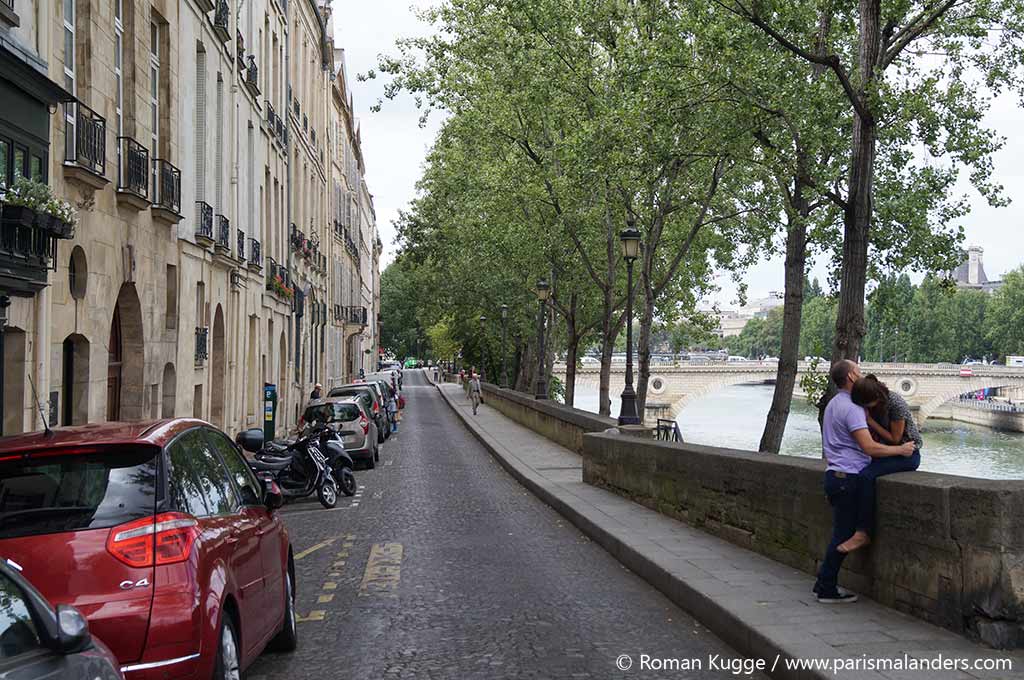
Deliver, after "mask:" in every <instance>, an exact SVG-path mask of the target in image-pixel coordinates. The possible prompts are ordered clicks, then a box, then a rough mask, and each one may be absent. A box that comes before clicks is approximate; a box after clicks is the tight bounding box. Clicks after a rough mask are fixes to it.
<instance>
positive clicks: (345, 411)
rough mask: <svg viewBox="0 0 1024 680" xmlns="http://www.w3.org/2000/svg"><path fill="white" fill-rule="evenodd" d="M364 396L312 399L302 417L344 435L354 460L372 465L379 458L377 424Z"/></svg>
mask: <svg viewBox="0 0 1024 680" xmlns="http://www.w3.org/2000/svg"><path fill="white" fill-rule="evenodd" d="M365 403H366V399H365V398H363V397H362V395H358V394H354V395H344V396H338V397H327V398H326V399H316V400H315V401H311V402H309V404H308V405H307V406H306V412H305V413H304V414H303V416H302V418H303V420H305V421H306V422H310V423H311V422H314V421H319V422H322V423H326V424H327V426H328V427H330V428H331V429H332V430H336V431H337V432H338V434H339V435H341V441H342V444H343V445H344V446H345V451H346V452H347V453H348V455H350V456H352V460H353V461H362V462H364V463H366V466H367V467H369V468H371V469H372V468H373V467H375V466H376V465H377V461H378V460H380V444H379V443H378V442H379V438H378V436H377V423H376V421H374V419H373V417H372V416H371V415H370V414H368V413H367V412H366V408H365V407H364V404H365Z"/></svg>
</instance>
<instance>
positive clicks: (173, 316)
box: [164, 264, 178, 328]
mask: <svg viewBox="0 0 1024 680" xmlns="http://www.w3.org/2000/svg"><path fill="white" fill-rule="evenodd" d="M165 313H166V319H165V323H164V327H165V328H177V327H178V268H177V267H176V266H175V265H173V264H169V265H167V310H166V312H165Z"/></svg>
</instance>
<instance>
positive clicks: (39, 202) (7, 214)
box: [0, 177, 53, 227]
mask: <svg viewBox="0 0 1024 680" xmlns="http://www.w3.org/2000/svg"><path fill="white" fill-rule="evenodd" d="M52 198H53V194H52V193H50V187H48V186H46V185H45V184H43V183H42V182H35V181H33V180H31V179H29V178H27V177H18V178H17V179H15V180H14V183H12V184H11V186H10V187H0V202H2V203H3V213H2V214H3V221H4V222H6V223H8V224H16V225H18V226H21V227H31V226H32V225H34V224H36V222H37V221H38V219H39V213H40V212H41V210H42V207H43V206H44V205H45V204H46V202H47V201H49V200H51V199H52Z"/></svg>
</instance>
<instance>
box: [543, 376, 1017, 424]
mask: <svg viewBox="0 0 1024 680" xmlns="http://www.w3.org/2000/svg"><path fill="white" fill-rule="evenodd" d="M777 369H778V365H777V364H776V363H774V362H759V361H746V362H737V363H726V362H722V363H707V364H694V365H675V366H670V365H667V364H651V378H650V382H649V383H648V396H647V402H648V404H647V406H648V415H649V416H652V417H661V418H669V417H670V418H672V419H675V418H676V417H678V416H679V412H680V411H682V410H683V408H684V407H685V406H686V404H687V403H688V402H690V401H692V400H694V399H700V398H701V397H703V396H705V395H707V394H710V393H712V392H714V391H715V390H717V389H720V388H722V387H727V386H729V385H742V384H747V383H765V382H774V380H775V374H776V371H777ZM968 369H969V370H968ZM797 370H798V373H797V391H799V387H800V378H801V377H803V376H804V375H805V374H807V373H808V372H810V371H811V370H812V369H811V365H810V364H809V363H807V362H800V364H799V367H798V369H797ZM827 370H828V366H827V365H824V364H823V365H819V366H818V369H817V371H818V373H824V372H826V371H827ZM861 370H862V371H863V372H864V373H874V374H875V375H877V376H878V378H879V379H880V380H881V381H882V382H884V383H885V384H886V385H888V386H889V389H890V390H892V391H893V392H896V393H898V394H900V395H902V396H903V397H904V398H905V399H906V400H907V402H908V403H909V404H910V405H911V407H913V408H915V409H916V410H917V413H918V422H919V423H923V422H924V421H925V420H926V419H927V418H928V416H930V415H931V414H932V413H934V412H935V410H936V409H937V408H939V407H940V406H942V405H943V404H945V403H946V402H947V401H949V400H950V399H954V398H955V397H957V396H959V395H961V394H963V393H965V392H974V391H976V390H981V389H985V388H993V387H1022V386H1024V368H1017V367H1010V366H969V367H967V366H959V365H956V364H880V363H863V364H861ZM625 372H626V367H625V365H624V364H612V372H611V393H612V395H613V396H614V395H618V394H619V393H620V392H622V388H623V386H624V384H625ZM554 373H555V375H556V376H558V378H559V379H560V380H565V365H564V364H556V365H555V371H554ZM600 379H601V378H600V367H599V366H584V367H582V368H580V369H578V370H577V371H576V388H577V389H580V388H583V389H590V390H593V391H594V392H597V391H598V389H599V387H600Z"/></svg>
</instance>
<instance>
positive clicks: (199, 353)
mask: <svg viewBox="0 0 1024 680" xmlns="http://www.w3.org/2000/svg"><path fill="white" fill-rule="evenodd" d="M209 334H210V329H209V328H208V327H206V326H196V364H202V363H203V362H204V361H206V360H207V359H208V358H209V357H210V352H209V350H208V348H207V338H208V337H209Z"/></svg>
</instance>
